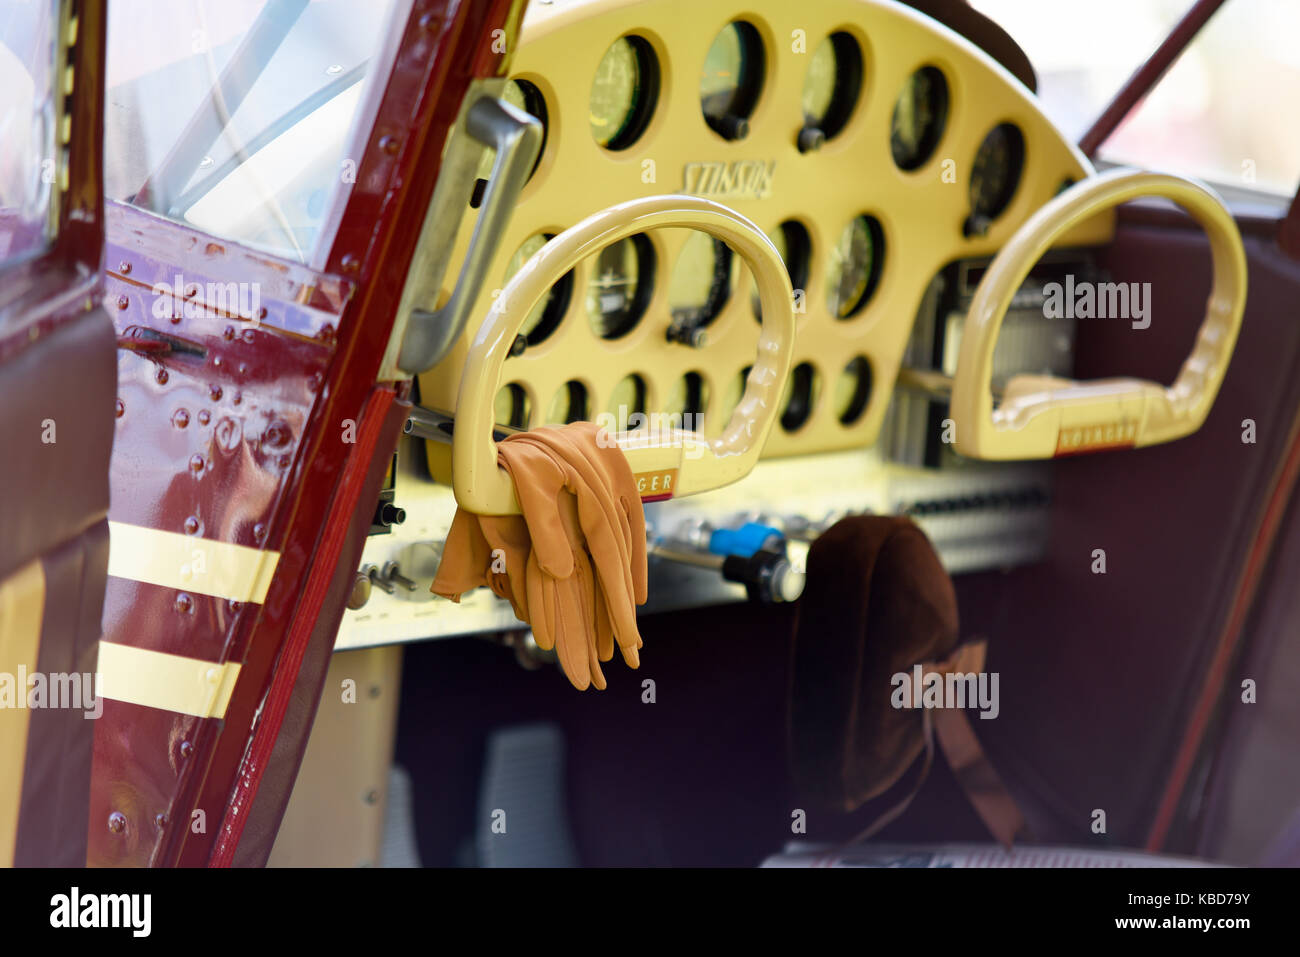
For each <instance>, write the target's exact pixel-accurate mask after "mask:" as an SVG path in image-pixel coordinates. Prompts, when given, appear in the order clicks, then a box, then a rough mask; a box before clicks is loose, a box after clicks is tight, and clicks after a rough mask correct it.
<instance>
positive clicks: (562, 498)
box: [432, 422, 647, 690]
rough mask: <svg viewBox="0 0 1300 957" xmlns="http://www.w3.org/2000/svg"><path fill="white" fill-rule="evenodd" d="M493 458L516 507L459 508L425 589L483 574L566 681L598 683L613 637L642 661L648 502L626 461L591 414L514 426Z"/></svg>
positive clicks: (458, 588)
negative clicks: (500, 512) (515, 510)
mask: <svg viewBox="0 0 1300 957" xmlns="http://www.w3.org/2000/svg"><path fill="white" fill-rule="evenodd" d="M606 444H608V443H606ZM499 458H500V464H501V465H502V467H503V468H505V469H506V471H507V472H509V473H510V475H511V477H512V478H513V479H514V482H515V494H516V497H517V498H518V499H519V504H520V508H521V510H522V513H523V514H522V515H519V516H503V517H495V516H479V515H473V514H471V513H469V512H466V511H464V510H463V509H462V510H458V511H457V513H456V517H455V519H454V521H453V522H452V527H451V532H450V533H449V534H448V536H447V543H446V545H445V547H444V549H443V559H442V564H441V565H440V567H439V569H438V575H437V577H436V578H435V579H434V583H433V589H432V590H433V591H434V592H435V593H437V594H439V595H443V596H445V597H448V598H451V599H453V600H459V596H460V595H461V594H462V593H463V592H466V591H469V590H470V589H471V588H476V587H478V586H480V585H484V584H486V585H488V586H489V587H491V588H492V590H493V592H495V593H496V594H497V595H499V596H501V597H502V598H506V599H508V600H509V601H510V603H511V606H512V607H513V609H514V611H515V615H516V617H518V618H519V619H520V620H521V621H524V622H527V623H528V624H530V625H531V626H532V628H533V634H534V636H535V637H536V639H537V643H538V645H539V646H540V647H542V648H544V649H547V650H550V649H552V648H554V649H555V651H556V655H557V657H558V658H559V661H560V666H561V667H562V668H563V670H564V673H565V675H567V676H568V678H569V680H570V681H571V682H572V683H573V685H574V687H576V688H578V689H579V690H583V689H585V688H587V687H588V685H590V684H595V686H596V687H597V688H602V689H603V688H604V687H605V677H604V674H603V673H602V672H601V670H600V664H599V663H600V662H601V661H609V660H610V658H612V657H613V654H614V645H615V643H617V644H618V645H619V647H620V649H621V651H622V653H623V658H624V660H625V661H626V662H627V664H628V666H629V667H632V668H636V667H637V666H638V665H639V655H638V654H637V651H638V649H639V648H640V647H641V637H640V633H639V632H638V630H637V625H636V607H635V606H636V605H638V604H642V603H644V602H645V600H646V577H647V575H646V547H645V514H644V511H643V509H642V505H641V499H640V496H639V495H637V492H636V482H635V479H634V478H633V476H632V470H631V468H630V467H629V466H628V463H627V459H626V458H625V457H624V455H623V453H622V451H621V450H620V449H618V448H617V447H614V446H612V445H610V446H609V447H603V446H602V444H601V433H600V431H599V430H598V429H597V428H596V426H594V425H593V424H591V423H588V422H579V423H574V424H572V425H568V426H564V427H562V428H541V429H536V430H533V431H532V432H526V433H521V434H519V435H514V436H511V437H509V438H508V439H506V440H504V441H503V442H502V443H501V444H500V447H499ZM494 555H495V558H494ZM494 569H496V570H494ZM502 569H504V570H502Z"/></svg>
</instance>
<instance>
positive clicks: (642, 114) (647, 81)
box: [590, 36, 659, 150]
mask: <svg viewBox="0 0 1300 957" xmlns="http://www.w3.org/2000/svg"><path fill="white" fill-rule="evenodd" d="M658 96H659V61H658V60H657V59H656V58H655V53H654V49H653V48H652V47H651V46H650V44H649V42H647V41H646V40H644V39H642V38H641V37H638V36H626V37H622V38H620V39H618V40H616V41H615V42H614V43H613V45H612V46H610V48H609V49H608V50H606V51H605V55H604V56H603V57H602V58H601V60H600V65H599V66H598V67H597V68H596V77H595V79H594V80H593V81H592V83H591V97H590V111H591V135H592V136H593V137H594V138H595V140H596V142H597V143H599V144H600V145H601V146H603V147H605V148H606V149H609V150H623V149H627V148H628V147H629V146H631V145H632V144H633V143H635V142H636V141H637V139H639V138H640V136H641V134H642V133H644V132H645V128H646V126H648V125H649V123H650V117H651V116H652V115H653V113H654V108H655V100H656V99H657V98H658Z"/></svg>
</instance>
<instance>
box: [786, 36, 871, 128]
mask: <svg viewBox="0 0 1300 957" xmlns="http://www.w3.org/2000/svg"><path fill="white" fill-rule="evenodd" d="M861 92H862V49H861V47H859V46H858V41H857V40H855V39H854V38H853V36H852V35H851V34H848V33H844V32H843V31H840V32H838V33H832V34H831V35H830V36H828V37H826V38H825V39H824V40H822V42H821V43H819V44H817V48H816V49H815V50H813V53H812V57H811V58H810V59H809V61H808V72H807V74H806V75H805V76H804V81H803V98H802V107H803V129H802V130H801V131H800V133H799V140H798V143H799V149H800V151H801V152H808V151H810V150H814V149H818V148H820V147H821V145H822V143H824V142H825V141H826V140H829V139H832V138H833V137H834V136H836V134H838V133H839V132H840V131H841V130H842V129H844V127H845V126H846V125H847V124H848V122H849V117H850V116H852V115H853V108H854V107H855V106H856V105H857V102H858V95H859V94H860V93H861Z"/></svg>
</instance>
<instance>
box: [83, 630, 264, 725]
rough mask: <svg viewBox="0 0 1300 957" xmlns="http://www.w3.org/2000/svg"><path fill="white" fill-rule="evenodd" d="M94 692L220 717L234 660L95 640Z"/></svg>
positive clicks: (234, 672)
mask: <svg viewBox="0 0 1300 957" xmlns="http://www.w3.org/2000/svg"><path fill="white" fill-rule="evenodd" d="M97 671H98V674H99V682H98V684H99V694H100V696H101V697H104V698H107V699H109V700H110V701H123V702H126V703H127V704H138V705H143V706H144V707H146V708H158V709H160V710H162V711H175V712H177V713H179V714H190V715H194V716H195V717H196V718H224V717H225V716H226V707H227V706H228V705H229V704H230V695H231V693H232V692H233V691H234V690H235V682H236V681H237V680H238V679H239V665H238V664H236V663H235V662H228V663H226V664H215V663H214V662H211V661H203V660H202V659H200V658H186V657H183V656H181V655H169V654H167V653H166V652H162V651H150V650H148V649H146V648H133V647H131V646H130V645H119V644H117V643H115V642H111V641H101V642H100V643H99V666H98V668H97Z"/></svg>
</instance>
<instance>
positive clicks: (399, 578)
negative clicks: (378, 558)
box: [380, 562, 420, 591]
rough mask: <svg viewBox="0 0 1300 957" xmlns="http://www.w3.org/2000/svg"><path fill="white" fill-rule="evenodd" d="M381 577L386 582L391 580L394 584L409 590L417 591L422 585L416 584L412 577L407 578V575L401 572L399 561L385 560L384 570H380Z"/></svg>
mask: <svg viewBox="0 0 1300 957" xmlns="http://www.w3.org/2000/svg"><path fill="white" fill-rule="evenodd" d="M380 577H381V578H383V579H384V581H386V582H391V583H392V584H394V585H400V586H401V587H402V588H405V589H406V590H407V591H415V590H416V589H417V588H419V587H420V586H419V585H418V584H416V583H415V582H413V581H412V580H411V579H409V578H407V577H406V576H405V575H403V574H402V573H401V571H400V568H399V566H398V564H397V562H384V567H383V570H382V571H381V572H380Z"/></svg>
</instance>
